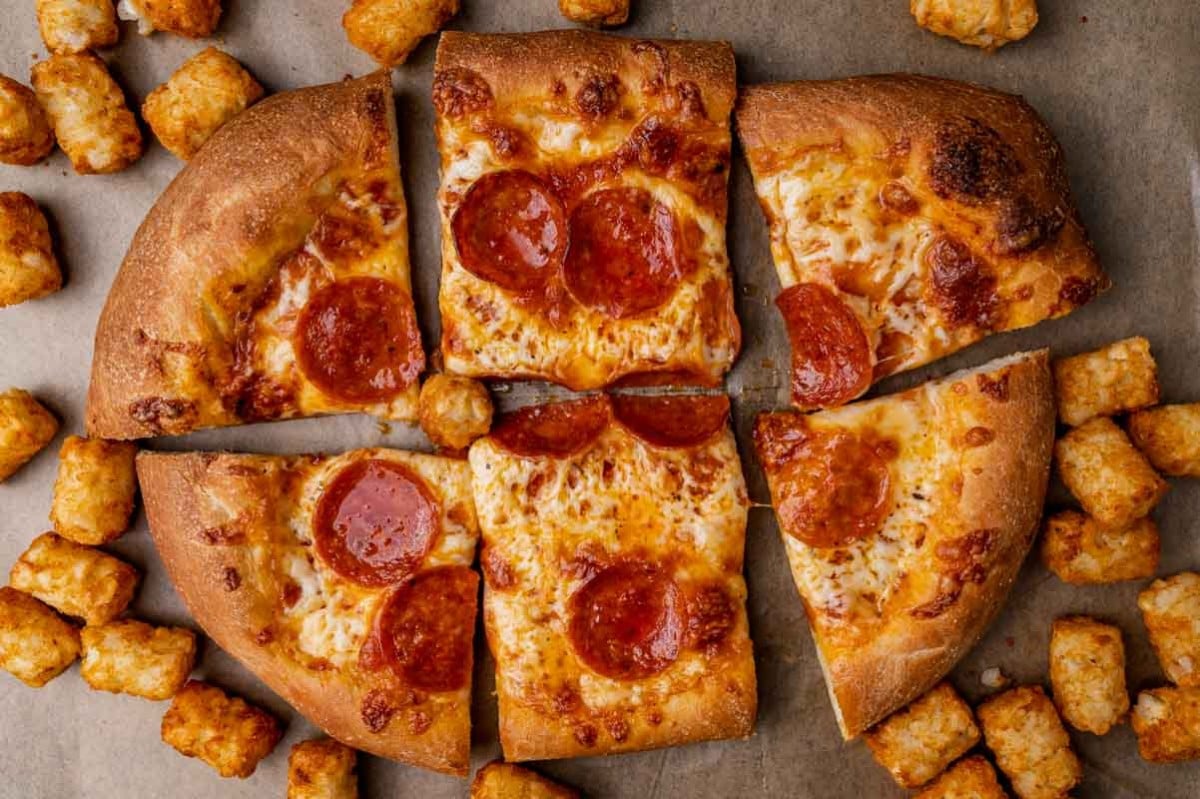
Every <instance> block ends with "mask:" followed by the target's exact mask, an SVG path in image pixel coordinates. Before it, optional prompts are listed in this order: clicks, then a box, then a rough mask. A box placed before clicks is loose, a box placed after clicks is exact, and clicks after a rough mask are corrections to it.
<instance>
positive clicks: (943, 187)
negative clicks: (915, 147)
mask: <svg viewBox="0 0 1200 799" xmlns="http://www.w3.org/2000/svg"><path fill="white" fill-rule="evenodd" d="M1020 173H1021V162H1020V160H1018V158H1017V154H1016V153H1015V152H1014V151H1013V149H1012V147H1010V146H1009V145H1008V143H1007V142H1005V141H1004V140H1003V139H1002V138H1001V137H1000V134H999V133H997V132H996V130H995V129H993V128H991V127H989V126H988V125H985V124H984V123H982V122H980V121H979V120H978V119H975V118H974V117H954V118H952V119H948V120H946V121H944V122H942V123H941V124H940V125H939V126H938V129H937V131H936V133H935V134H934V144H933V154H932V157H931V160H930V164H929V180H930V183H931V184H932V186H933V190H934V191H935V192H936V193H937V195H938V196H939V197H942V198H943V199H950V198H954V199H957V200H960V201H963V202H986V201H988V200H993V199H997V198H1000V197H1005V196H1008V195H1009V194H1011V193H1012V190H1013V187H1014V184H1015V180H1016V177H1017V176H1018V175H1019V174H1020Z"/></svg>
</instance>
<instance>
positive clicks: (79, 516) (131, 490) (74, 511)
mask: <svg viewBox="0 0 1200 799" xmlns="http://www.w3.org/2000/svg"><path fill="white" fill-rule="evenodd" d="M136 455H137V445H136V444H134V443H133V442H131V441H107V440H105V439H103V438H82V437H80V436H67V440H66V441H64V442H63V445H62V449H60V450H59V452H58V479H57V480H55V481H54V502H53V504H52V505H51V506H50V522H51V523H52V524H53V525H54V529H55V531H56V532H57V533H58V534H59V535H61V536H62V537H63V538H69V539H70V540H72V541H74V542H76V543H79V544H89V545H91V546H97V545H99V544H104V543H107V542H109V541H112V540H114V539H116V538H120V536H121V534H122V533H124V532H125V530H126V529H127V528H128V527H129V516H130V514H131V513H133V495H134V494H135V493H136V492H137V477H136V476H135V475H134V468H133V459H134V457H135V456H136Z"/></svg>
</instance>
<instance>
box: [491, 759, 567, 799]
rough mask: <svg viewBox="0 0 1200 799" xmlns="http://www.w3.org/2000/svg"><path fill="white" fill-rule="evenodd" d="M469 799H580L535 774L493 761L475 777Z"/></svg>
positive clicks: (564, 788) (518, 767)
mask: <svg viewBox="0 0 1200 799" xmlns="http://www.w3.org/2000/svg"><path fill="white" fill-rule="evenodd" d="M471 799H579V792H578V791H576V790H574V789H572V788H567V787H564V786H562V785H559V784H558V783H556V782H553V781H551V780H548V779H546V778H545V777H543V776H542V775H541V774H538V773H537V772H535V771H531V770H529V769H527V768H522V767H521V766H515V765H513V764H512V763H504V762H501V761H499V760H494V761H492V762H491V763H488V764H487V765H486V766H484V767H483V768H481V769H479V771H477V772H476V773H475V779H474V780H473V781H472V782H471Z"/></svg>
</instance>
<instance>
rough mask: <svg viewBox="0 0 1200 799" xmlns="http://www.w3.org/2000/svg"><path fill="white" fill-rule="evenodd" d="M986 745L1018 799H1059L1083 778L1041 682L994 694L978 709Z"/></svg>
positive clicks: (1069, 743) (1081, 768)
mask: <svg viewBox="0 0 1200 799" xmlns="http://www.w3.org/2000/svg"><path fill="white" fill-rule="evenodd" d="M976 713H977V715H978V717H979V724H980V726H981V727H983V735H984V738H985V739H986V741H987V746H988V749H991V750H992V752H993V753H994V754H995V755H996V764H997V765H999V766H1000V770H1001V771H1003V772H1004V773H1005V774H1007V775H1008V779H1009V780H1010V781H1011V782H1012V787H1013V790H1014V791H1015V792H1016V794H1017V796H1019V797H1021V799H1061V797H1064V796H1066V795H1067V792H1068V791H1070V790H1071V789H1072V788H1073V787H1075V786H1076V785H1077V784H1078V783H1079V780H1080V779H1082V777H1083V766H1082V765H1081V764H1080V762H1079V758H1078V757H1077V756H1076V755H1075V752H1073V751H1072V750H1071V738H1070V736H1068V735H1067V731H1066V729H1064V728H1063V724H1062V721H1061V720H1060V719H1059V717H1058V711H1057V710H1055V708H1054V703H1052V702H1051V701H1050V699H1049V697H1047V696H1046V693H1045V691H1043V690H1042V688H1041V686H1037V685H1022V686H1018V687H1017V688H1011V689H1009V690H1007V691H1005V692H1004V693H1002V694H998V695H996V696H994V697H992V698H991V699H989V700H988V701H986V702H984V703H983V704H982V705H980V706H979V708H978V710H977V711H976Z"/></svg>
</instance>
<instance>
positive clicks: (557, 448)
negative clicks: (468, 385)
mask: <svg viewBox="0 0 1200 799" xmlns="http://www.w3.org/2000/svg"><path fill="white" fill-rule="evenodd" d="M609 408H610V406H609V402H608V399H607V398H606V397H589V398H587V399H581V400H573V401H571V402H554V403H550V404H547V405H532V406H529V407H526V408H522V409H520V410H519V411H516V412H515V413H510V414H509V415H508V416H505V417H504V419H502V420H501V422H500V424H499V425H497V426H496V429H495V430H493V431H492V435H491V438H492V440H493V441H495V442H496V443H497V444H499V445H500V446H502V447H504V448H505V449H507V450H508V451H509V452H512V453H514V454H517V455H521V456H523V457H526V458H536V457H542V456H550V457H552V458H566V457H570V456H571V455H574V454H576V453H578V452H582V451H583V450H584V449H585V448H586V447H587V446H588V445H589V444H591V443H592V442H593V441H595V440H596V437H597V436H599V435H600V433H601V432H603V431H604V428H605V427H607V426H608V422H609V419H610V418H611V415H610V411H609Z"/></svg>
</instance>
